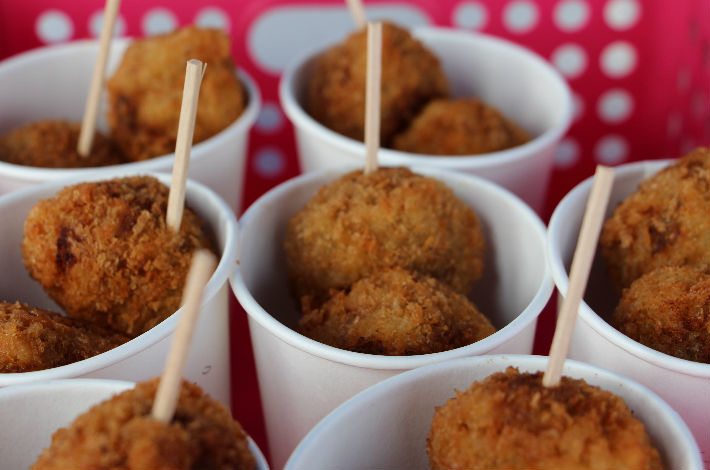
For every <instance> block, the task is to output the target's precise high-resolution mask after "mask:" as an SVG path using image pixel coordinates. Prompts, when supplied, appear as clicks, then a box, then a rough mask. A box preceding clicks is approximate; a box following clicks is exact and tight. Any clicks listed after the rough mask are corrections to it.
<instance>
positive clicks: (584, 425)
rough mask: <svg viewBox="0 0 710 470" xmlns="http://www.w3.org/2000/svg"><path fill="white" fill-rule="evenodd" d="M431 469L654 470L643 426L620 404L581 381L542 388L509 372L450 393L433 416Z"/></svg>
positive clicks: (538, 381) (536, 380)
mask: <svg viewBox="0 0 710 470" xmlns="http://www.w3.org/2000/svg"><path fill="white" fill-rule="evenodd" d="M427 453H428V454H429V464H430V465H431V468H433V469H446V468H467V469H490V468H505V469H522V468H526V469H528V468H529V469H548V468H577V469H582V468H589V469H592V468H593V469H605V468H609V469H660V468H662V462H661V458H660V456H659V454H658V451H657V450H656V449H655V448H654V447H653V445H652V444H651V442H650V439H649V437H648V434H647V433H646V430H645V428H644V425H643V424H642V423H641V422H640V421H639V420H638V419H637V418H635V417H634V416H633V414H632V413H631V411H630V410H629V408H628V407H627V406H626V403H625V402H624V400H623V399H622V398H620V397H618V396H616V395H614V394H612V393H610V392H607V391H605V390H602V389H600V388H599V387H595V386H591V385H588V384H587V383H586V382H585V381H584V380H579V379H572V378H568V377H562V379H561V381H560V384H559V385H557V386H555V387H544V386H543V385H542V372H537V373H535V374H531V373H519V372H518V370H517V369H516V368H513V367H509V368H508V369H507V370H506V371H505V372H499V373H496V374H493V375H491V376H489V377H487V378H486V379H485V380H483V381H481V382H474V383H473V385H471V387H470V388H469V389H468V390H466V391H465V392H463V393H461V392H459V391H457V392H456V397H455V398H451V399H450V400H448V401H447V402H446V404H445V405H443V406H441V407H438V408H437V409H436V411H435V412H434V418H433V420H432V423H431V429H430V431H429V436H428V438H427Z"/></svg>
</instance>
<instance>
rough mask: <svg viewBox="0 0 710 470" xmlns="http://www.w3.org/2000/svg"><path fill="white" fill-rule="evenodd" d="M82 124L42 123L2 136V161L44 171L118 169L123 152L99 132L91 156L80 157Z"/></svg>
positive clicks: (55, 121) (0, 151)
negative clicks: (78, 145) (114, 166)
mask: <svg viewBox="0 0 710 470" xmlns="http://www.w3.org/2000/svg"><path fill="white" fill-rule="evenodd" d="M80 132H81V123H74V122H68V121H60V120H49V119H47V120H42V121H36V122H31V123H29V124H25V125H22V126H20V127H17V128H15V129H13V130H11V131H10V132H8V133H7V134H4V135H3V136H0V160H2V161H4V162H8V163H14V164H15V165H26V166H36V167H44V168H81V167H95V166H104V165H117V164H119V163H122V162H123V156H122V155H121V151H120V150H119V149H118V147H117V146H116V145H115V144H114V142H113V141H112V140H110V139H109V138H107V137H106V136H104V135H103V134H102V133H100V132H98V131H97V132H96V134H95V135H94V141H93V145H92V146H91V152H90V153H89V155H87V156H86V157H82V156H81V155H79V152H78V151H77V143H78V142H79V133H80Z"/></svg>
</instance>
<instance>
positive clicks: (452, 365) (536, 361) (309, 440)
mask: <svg viewBox="0 0 710 470" xmlns="http://www.w3.org/2000/svg"><path fill="white" fill-rule="evenodd" d="M547 360H548V357H547V356H537V355H525V354H494V355H484V356H469V357H462V358H458V359H452V360H448V361H445V362H441V363H438V364H431V365H427V366H424V367H419V368H417V369H413V370H409V371H405V372H402V373H400V374H397V375H395V376H392V377H389V378H386V379H384V380H382V381H381V382H378V383H376V384H374V385H372V386H370V387H368V388H366V389H365V390H362V391H361V392H359V393H357V394H356V395H354V396H352V397H351V398H349V399H348V400H346V401H345V402H343V403H342V404H340V405H339V406H338V407H337V408H335V409H334V410H333V411H331V412H330V413H329V414H328V415H326V416H325V417H324V418H323V419H321V420H320V421H319V422H318V424H316V425H315V426H314V427H313V428H312V429H311V431H310V432H309V433H308V434H307V435H306V436H305V437H304V438H303V439H302V440H301V442H300V443H299V444H298V445H297V446H296V448H295V449H294V451H293V452H292V453H291V456H290V457H289V459H288V461H287V462H286V465H285V467H284V468H286V469H296V468H299V467H298V464H299V460H300V459H302V457H301V455H302V454H305V453H306V452H309V451H310V449H311V447H312V446H313V445H315V444H317V442H318V441H319V440H320V439H319V437H320V436H321V435H323V434H324V433H328V432H330V431H331V429H330V428H332V426H333V423H338V422H342V418H341V417H342V416H343V415H347V413H348V412H349V410H350V409H351V408H353V407H359V406H360V405H361V403H369V402H372V401H373V400H378V399H382V398H383V397H387V396H390V395H391V394H392V392H396V391H397V390H399V389H401V388H402V387H405V386H406V385H408V384H413V383H416V382H417V381H418V380H419V379H420V378H421V377H427V376H428V375H429V374H430V373H432V372H434V371H437V370H442V369H443V370H457V369H474V368H475V366H476V365H477V364H479V363H483V362H493V363H500V364H501V367H502V368H501V370H500V371H501V372H503V371H504V370H505V368H506V367H508V366H514V367H520V366H521V365H522V366H523V367H527V366H529V367H530V368H535V367H536V368H538V370H543V371H544V370H545V367H546V365H547ZM570 369H571V370H572V371H575V372H573V373H574V374H575V375H574V376H577V375H580V376H581V375H582V374H583V378H585V381H586V378H588V377H594V376H599V377H603V378H604V379H610V380H611V381H616V382H619V383H621V384H623V385H624V388H626V389H628V390H630V391H631V393H632V394H633V395H639V396H643V395H646V396H649V397H650V398H651V400H652V401H653V402H654V403H655V404H656V405H657V406H658V407H659V408H660V410H661V411H662V413H663V414H664V415H666V416H667V417H668V418H669V420H670V421H672V422H673V423H674V424H675V427H676V429H675V431H676V432H677V435H678V436H679V437H680V438H681V439H682V441H683V442H685V443H687V444H688V446H689V449H687V450H689V451H690V452H691V455H692V458H693V460H694V462H693V463H694V464H695V465H694V467H698V468H699V469H701V468H703V462H702V460H701V457H700V449H699V448H698V444H697V442H696V441H695V438H694V437H693V435H692V433H691V432H690V429H689V428H688V425H687V424H686V423H685V421H683V419H682V418H681V417H680V415H679V414H678V412H677V411H675V410H674V409H673V408H671V406H670V405H668V403H666V402H665V401H664V400H663V399H662V398H661V397H660V396H658V395H657V394H656V393H655V392H653V391H652V390H650V389H649V388H648V387H646V386H644V385H642V384H640V383H638V382H636V381H633V380H631V379H629V378H627V377H624V376H622V375H619V374H617V373H616V372H613V371H610V370H607V369H602V368H600V367H597V366H593V365H590V364H587V363H584V362H580V361H575V360H572V359H566V360H565V363H564V368H563V371H562V373H563V374H564V375H568V374H570V372H569V371H570ZM452 395H453V389H452Z"/></svg>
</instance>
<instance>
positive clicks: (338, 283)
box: [284, 168, 485, 307]
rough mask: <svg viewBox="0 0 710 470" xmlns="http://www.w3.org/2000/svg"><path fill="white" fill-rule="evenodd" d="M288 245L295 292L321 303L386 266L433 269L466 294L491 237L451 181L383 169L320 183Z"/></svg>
mask: <svg viewBox="0 0 710 470" xmlns="http://www.w3.org/2000/svg"><path fill="white" fill-rule="evenodd" d="M284 248H285V251H286V262H287V268H288V271H289V277H290V279H291V283H292V287H293V292H294V293H295V295H296V298H297V299H298V300H301V301H304V300H305V301H307V302H314V303H313V304H312V305H313V306H314V307H315V306H317V305H318V304H319V303H321V302H323V301H324V300H326V299H327V298H328V296H329V295H330V290H331V289H345V288H348V287H349V286H350V285H352V284H353V283H354V282H355V281H357V280H359V279H361V278H363V277H366V276H368V275H370V274H372V273H374V272H376V271H378V270H381V269H383V268H388V267H401V268H404V269H407V270H410V271H416V272H421V273H424V274H428V275H430V276H432V277H434V278H436V279H438V280H439V281H442V282H444V283H445V284H448V285H449V286H451V287H452V288H453V289H454V290H455V291H457V292H459V293H461V294H464V295H465V294H467V293H468V291H469V290H470V288H471V286H472V285H473V283H474V282H475V281H476V280H477V279H478V278H479V277H480V276H481V273H482V271H483V255H484V249H485V240H484V237H483V230H482V228H481V224H480V222H479V220H478V217H477V216H476V214H475V212H474V211H473V209H471V207H469V206H468V205H466V204H465V203H464V202H463V201H461V200H460V199H458V198H457V197H456V195H455V194H454V192H453V191H452V190H451V189H450V188H448V187H447V186H446V185H444V184H443V183H441V182H439V181H437V180H435V179H433V178H429V177H425V176H421V175H418V174H415V173H412V172H411V171H410V170H408V169H406V168H380V169H378V170H377V171H375V172H372V173H370V174H364V172H363V171H361V170H358V171H353V172H350V173H347V174H345V175H343V176H342V177H340V178H339V179H337V180H335V181H333V182H331V183H329V184H327V185H325V186H323V187H321V188H320V190H319V191H318V192H317V193H316V194H315V195H314V196H313V197H312V198H311V199H310V200H309V201H308V203H307V204H306V206H305V208H304V209H302V210H301V211H299V212H297V213H296V214H294V216H293V217H292V218H291V219H290V220H289V222H288V225H287V229H286V235H285V240H284ZM304 297H306V298H305V299H304Z"/></svg>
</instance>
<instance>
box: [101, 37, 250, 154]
mask: <svg viewBox="0 0 710 470" xmlns="http://www.w3.org/2000/svg"><path fill="white" fill-rule="evenodd" d="M190 59H197V60H200V61H202V62H204V63H206V64H207V69H206V71H205V75H204V77H203V79H202V84H201V86H200V97H199V105H198V109H197V118H196V121H195V133H194V138H193V143H198V142H201V141H203V140H205V139H207V138H209V137H211V136H213V135H215V134H217V133H218V132H220V131H221V130H223V129H224V128H225V127H227V126H228V125H230V124H231V123H232V122H234V121H235V120H236V119H237V118H238V117H239V115H241V113H242V111H243V110H244V108H245V107H246V101H247V95H246V90H245V88H244V86H243V85H242V83H241V82H240V80H239V78H238V77H237V76H236V74H235V66H234V62H233V61H232V56H231V53H230V48H229V37H228V36H227V35H226V34H224V32H222V31H220V30H217V29H200V28H196V27H194V26H191V27H187V28H183V29H180V30H178V31H175V32H173V33H170V34H165V35H160V36H154V37H151V38H148V39H142V40H136V41H135V42H133V43H132V44H131V45H130V46H129V47H128V49H126V52H125V54H124V56H123V59H122V61H121V64H120V65H119V67H118V69H117V70H116V73H115V74H114V75H113V76H112V77H111V78H110V79H109V80H108V82H107V83H106V86H107V89H108V101H109V112H108V121H109V126H110V127H111V130H112V132H113V134H114V136H115V138H116V141H117V142H118V144H119V145H120V146H121V148H122V149H123V152H124V153H125V155H126V158H128V159H129V160H134V161H135V160H145V159H147V158H152V157H157V156H160V155H165V154H168V153H172V152H174V151H175V140H176V137H177V128H178V120H179V117H180V106H181V103H182V92H183V86H184V83H185V67H186V62H187V61H188V60H190Z"/></svg>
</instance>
